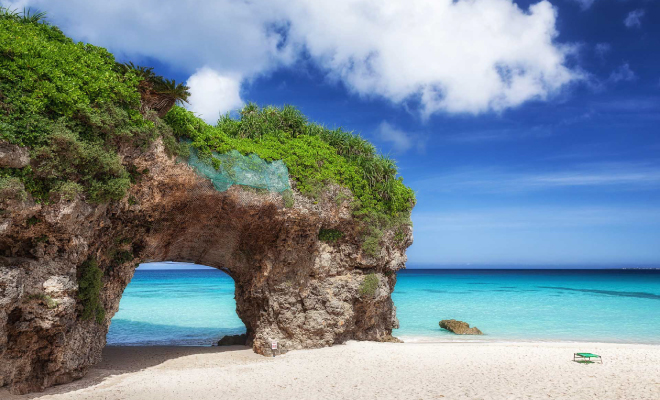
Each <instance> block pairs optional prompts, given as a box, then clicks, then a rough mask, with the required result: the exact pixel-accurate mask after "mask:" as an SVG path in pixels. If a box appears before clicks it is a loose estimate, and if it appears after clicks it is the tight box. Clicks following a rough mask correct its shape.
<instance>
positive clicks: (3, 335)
mask: <svg viewBox="0 0 660 400" xmlns="http://www.w3.org/2000/svg"><path fill="white" fill-rule="evenodd" d="M150 146H151V147H150V148H148V149H147V150H140V151H138V150H136V149H135V148H133V147H127V148H125V149H122V150H121V151H120V156H121V157H122V162H123V163H124V165H130V166H132V168H133V177H134V180H135V182H134V184H133V185H132V186H131V188H130V191H129V193H128V195H127V196H125V197H124V198H123V199H122V200H120V201H114V202H110V203H104V204H97V205H94V204H90V203H88V202H85V201H83V199H81V196H80V195H77V196H75V197H74V198H72V199H67V198H65V197H62V198H60V199H59V200H58V201H56V202H51V203H37V202H35V201H34V200H33V199H32V197H31V196H30V195H29V194H28V195H23V196H9V195H5V196H1V197H0V386H4V385H7V386H9V388H10V390H11V392H12V393H26V392H30V391H38V390H42V389H44V388H46V387H48V386H51V385H56V384H61V383H65V382H69V381H71V380H73V379H77V378H80V377H82V376H83V375H84V374H85V372H86V371H87V370H88V368H89V367H90V366H92V365H94V364H95V363H97V362H99V361H100V359H101V351H102V349H103V347H104V346H105V340H106V339H105V337H106V334H107V332H108V327H109V325H110V320H111V318H112V316H113V315H114V314H115V313H116V312H117V309H118V306H119V301H120V299H121V296H122V292H123V291H124V289H125V288H126V285H128V283H129V282H130V280H131V278H132V276H133V273H134V270H135V268H136V267H137V265H138V264H139V263H142V262H149V261H182V262H193V263H197V264H202V265H208V266H211V267H215V268H218V269H221V270H223V271H225V272H227V273H228V274H229V275H230V276H231V277H232V278H233V279H234V281H235V284H236V292H235V296H236V303H237V309H236V311H237V313H238V316H239V317H240V318H241V319H242V321H243V322H244V323H245V326H246V328H247V344H248V345H249V346H252V348H253V349H254V351H255V352H257V353H259V354H263V355H270V354H271V348H270V343H271V341H272V340H277V341H278V343H279V348H280V351H281V352H286V351H289V350H294V349H302V348H316V347H323V346H330V345H333V344H336V343H342V342H344V341H346V340H349V339H355V340H375V341H388V340H393V339H392V337H391V333H392V328H395V327H398V321H397V319H396V316H395V307H394V305H393V303H392V299H391V296H390V295H391V293H392V291H393V289H394V285H395V283H396V271H397V270H399V269H401V268H404V263H405V261H406V256H405V249H406V248H407V247H408V246H409V245H410V244H411V243H412V229H411V228H410V227H406V229H405V231H404V232H401V231H400V230H399V231H397V232H396V233H395V232H389V231H386V232H384V235H383V237H382V239H381V244H382V247H381V251H380V254H378V255H376V256H372V255H369V254H367V253H365V252H364V251H363V250H362V247H361V239H360V237H359V233H358V227H357V224H356V222H355V221H354V219H353V217H352V214H351V211H350V206H349V201H350V196H351V195H350V191H347V190H346V189H343V188H340V187H338V186H330V187H328V188H326V190H325V191H324V192H323V194H322V195H321V196H320V198H318V199H316V200H310V199H309V198H307V197H304V196H301V195H299V194H298V193H297V192H295V191H294V192H293V197H294V200H295V201H294V202H293V205H291V204H290V202H285V201H284V199H283V197H282V195H280V194H277V193H273V192H267V191H266V192H264V191H255V190H250V189H247V188H243V187H240V186H233V187H231V188H230V189H229V190H227V191H225V192H219V191H217V190H215V189H214V188H213V186H212V185H211V184H210V182H209V181H208V180H207V179H205V178H203V177H201V176H199V175H198V174H196V173H195V172H194V171H193V170H192V169H191V168H190V167H189V166H188V165H187V164H186V163H182V162H177V161H176V160H175V159H173V158H170V157H168V156H167V155H166V153H165V151H164V147H163V143H162V141H160V140H158V141H156V142H153V143H152V144H151V145H150ZM2 151H3V152H4V151H5V150H2ZM12 151H13V152H12V154H19V153H18V150H16V149H12ZM8 152H9V151H7V152H6V153H8ZM3 154H5V153H3ZM3 157H4V156H3ZM12 157H13V156H12ZM12 157H9V158H10V161H5V159H6V157H5V158H3V161H2V162H3V163H4V164H3V165H6V163H7V162H10V163H12V165H16V166H18V164H22V161H21V162H18V161H15V159H14V158H12ZM16 159H18V160H22V158H21V156H20V155H19V156H17V157H16ZM286 203H289V204H287V206H286V207H285V204H286ZM321 229H336V230H340V231H341V232H342V233H343V236H341V237H340V238H339V239H337V240H333V241H322V240H319V232H320V230H321ZM395 235H396V238H395ZM90 260H93V262H90ZM366 279H368V280H369V285H368V290H365V288H364V287H363V282H364V281H365V280H366ZM163 295H164V296H166V295H167V294H166V293H164V294H163ZM443 322H444V321H443ZM441 325H442V323H441ZM466 326H467V324H466ZM473 329H476V328H473Z"/></svg>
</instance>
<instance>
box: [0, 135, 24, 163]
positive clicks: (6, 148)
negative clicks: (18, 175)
mask: <svg viewBox="0 0 660 400" xmlns="http://www.w3.org/2000/svg"><path fill="white" fill-rule="evenodd" d="M28 165H30V153H29V152H28V150H27V149H26V148H25V147H21V146H18V145H15V144H11V143H7V142H4V141H0V167H9V168H24V167H27V166H28Z"/></svg>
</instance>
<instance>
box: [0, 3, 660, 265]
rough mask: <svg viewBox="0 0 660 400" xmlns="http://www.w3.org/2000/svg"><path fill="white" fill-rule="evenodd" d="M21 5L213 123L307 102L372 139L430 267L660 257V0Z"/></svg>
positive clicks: (417, 261)
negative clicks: (165, 81) (402, 190)
mask: <svg viewBox="0 0 660 400" xmlns="http://www.w3.org/2000/svg"><path fill="white" fill-rule="evenodd" d="M108 3H110V4H108ZM135 3H139V4H135ZM152 3H153V4H152ZM2 4H3V5H5V6H7V5H9V6H16V7H23V6H32V7H36V8H39V9H43V10H46V11H47V12H48V13H49V17H50V20H51V21H52V22H53V23H55V24H58V25H59V26H60V27H61V28H62V29H63V30H64V32H65V33H67V34H69V35H70V36H72V37H74V38H75V39H77V40H83V41H90V42H92V43H94V44H98V45H101V46H105V47H107V48H109V49H110V50H111V51H113V52H114V53H115V54H117V56H118V58H119V59H120V60H122V61H127V60H132V61H134V62H137V63H139V64H144V65H149V66H154V67H155V68H156V70H157V72H158V73H161V74H164V75H167V76H170V77H173V78H175V79H176V80H177V81H188V82H189V84H190V86H191V87H192V89H193V99H192V100H193V101H192V108H193V110H194V111H196V112H198V113H200V115H202V116H203V117H205V118H206V119H208V120H210V121H212V120H214V119H215V116H216V115H217V114H218V113H219V112H225V111H227V110H232V109H236V108H238V107H240V105H241V104H243V103H245V102H248V101H254V102H257V103H259V104H262V105H266V104H274V105H282V104H293V105H296V106H297V107H299V108H300V109H301V110H302V111H303V112H304V113H305V114H307V115H308V116H309V117H310V118H311V119H312V120H314V121H316V122H320V123H323V124H326V125H328V126H331V127H334V126H342V127H344V128H347V129H351V130H355V131H356V132H359V133H360V134H361V135H363V136H364V137H366V138H368V139H370V140H372V141H373V142H374V143H376V144H377V146H378V148H379V149H380V150H381V152H383V153H386V154H390V155H391V156H393V157H394V158H395V159H396V160H397V162H398V165H399V167H400V172H401V175H402V176H403V177H404V180H405V182H406V183H407V184H408V185H410V186H411V187H412V188H413V189H414V190H415V191H416V192H417V200H418V204H417V206H416V208H415V210H414V212H413V222H414V235H415V243H414V244H413V246H412V247H411V248H410V249H409V251H408V254H409V263H410V265H411V266H424V265H452V266H460V265H467V264H470V265H477V264H491V265H492V264H499V265H502V264H507V265H510V264H524V265H574V266H597V265H622V266H645V265H658V264H660V201H659V200H660V159H659V157H658V154H659V152H660V128H658V126H660V51H659V50H658V49H660V2H658V1H656V0H555V1H550V2H548V1H542V2H534V1H531V2H530V1H518V2H511V1H510V0H475V1H471V2H467V1H458V2H451V1H446V0H441V1H431V0H410V1H399V0H392V1H383V2H372V1H370V0H341V1H335V2H328V4H326V2H310V1H304V0H295V1H294V0H292V1H288V2H284V1H280V0H272V1H265V0H259V1H254V2H250V3H246V2H237V1H215V2H211V1H203V0H190V1H189V2H187V3H185V4H183V3H180V2H174V1H170V0H164V1H160V2H156V1H155V0H145V1H142V2H130V1H128V0H117V1H115V2H100V1H98V2H97V1H82V0H69V1H64V0H51V1H46V0H28V1H23V0H21V1H2ZM374 5H378V8H375V6H374Z"/></svg>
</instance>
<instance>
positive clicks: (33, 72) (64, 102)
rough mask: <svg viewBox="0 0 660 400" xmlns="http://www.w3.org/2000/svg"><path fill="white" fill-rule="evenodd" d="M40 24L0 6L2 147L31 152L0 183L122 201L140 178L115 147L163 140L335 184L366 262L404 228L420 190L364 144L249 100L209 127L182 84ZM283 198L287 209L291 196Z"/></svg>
mask: <svg viewBox="0 0 660 400" xmlns="http://www.w3.org/2000/svg"><path fill="white" fill-rule="evenodd" d="M42 17H43V16H42V15H37V16H34V15H32V16H30V15H27V16H26V15H23V16H20V15H18V14H16V13H14V12H11V11H8V10H6V9H0V140H4V141H8V142H10V143H14V144H18V145H21V146H26V147H27V148H28V149H29V150H30V156H31V159H32V162H31V165H30V166H28V167H25V168H22V169H14V168H0V180H2V182H3V187H9V186H10V185H14V186H16V184H17V182H19V181H20V183H22V184H23V185H24V187H25V190H26V191H27V192H28V193H30V194H31V195H32V196H33V197H34V198H35V199H37V200H38V201H51V200H52V199H54V198H55V199H57V198H67V199H71V198H74V197H75V196H76V195H77V194H78V193H82V194H84V196H85V199H86V200H87V201H90V202H97V203H101V202H107V201H112V200H117V199H121V198H123V197H124V196H125V195H126V192H127V190H128V189H129V188H130V186H131V185H132V184H133V183H134V182H135V177H134V176H133V175H135V174H133V173H131V167H132V166H130V165H124V164H123V163H122V160H121V158H120V156H119V154H118V152H119V149H120V148H122V147H126V146H134V147H136V148H146V146H148V145H149V143H151V142H152V141H153V140H155V139H156V138H158V137H162V139H163V142H164V144H165V146H166V149H167V150H168V153H169V154H171V155H181V156H184V157H185V156H186V152H187V150H188V149H187V145H185V143H190V146H192V147H193V148H194V149H195V154H199V156H200V157H201V158H205V157H206V159H207V160H209V162H211V161H212V160H213V159H212V158H211V157H210V155H211V154H212V153H213V152H216V153H221V154H222V153H227V152H229V151H232V150H236V151H238V152H239V153H241V154H243V155H249V154H255V155H257V156H258V157H260V158H261V159H263V160H266V161H276V160H282V161H283V162H284V163H285V164H286V166H287V168H288V171H289V175H290V177H291V178H292V180H293V181H294V184H295V189H296V190H297V191H298V192H300V193H302V194H303V195H307V196H309V197H312V198H318V197H319V195H320V194H321V192H322V191H323V190H324V188H325V187H326V186H327V185H328V184H330V183H334V184H338V185H341V186H343V187H346V188H348V189H350V190H351V192H352V193H353V195H354V201H353V203H352V209H353V214H354V216H355V217H356V218H358V219H359V220H361V221H362V222H363V224H362V227H363V230H362V235H363V236H364V237H365V238H366V239H365V250H367V252H368V253H370V254H374V255H375V254H377V250H378V242H379V241H380V238H381V237H382V235H383V230H384V229H387V228H390V227H392V226H395V225H397V226H400V225H402V224H407V223H409V215H410V210H411V209H412V206H413V205H414V201H415V200H414V193H413V191H412V190H411V189H410V188H408V187H406V186H405V185H404V184H403V180H402V178H400V177H397V169H396V165H395V163H394V161H393V160H391V159H390V158H388V157H384V156H381V155H379V154H377V153H376V150H375V148H374V147H373V145H371V144H370V143H369V142H367V141H366V140H364V139H362V138H361V137H360V136H358V135H355V134H353V133H351V132H347V131H344V130H342V129H341V128H340V129H327V128H325V127H323V126H321V125H318V124H315V123H311V122H310V121H309V120H308V119H307V118H306V117H305V116H304V115H303V114H302V113H301V112H300V111H299V110H297V109H296V108H294V107H291V106H285V107H283V108H275V107H265V108H259V107H258V106H256V105H254V104H249V105H247V106H246V107H245V108H243V110H241V111H240V116H239V118H237V119H233V118H231V117H230V116H229V115H226V116H224V117H221V118H220V119H219V121H218V122H217V124H216V125H215V126H212V125H209V124H207V123H205V122H204V121H202V120H201V119H199V118H198V117H196V116H195V115H194V114H193V113H191V112H189V111H186V110H185V109H184V108H182V107H179V106H175V105H174V104H175V103H176V102H177V101H179V102H181V101H185V100H186V99H187V96H188V93H187V88H186V87H185V86H183V85H181V84H178V85H177V84H176V83H175V82H174V81H169V80H167V79H164V78H162V77H158V76H156V75H155V74H153V71H152V70H151V69H149V68H143V67H137V66H134V65H132V64H130V63H129V64H118V63H116V62H115V60H114V57H113V55H112V54H110V53H109V52H108V51H106V50H105V49H103V48H100V47H96V46H92V45H89V44H84V43H76V42H74V41H72V40H71V39H69V38H67V37H66V36H64V34H63V33H62V32H61V31H60V30H59V29H58V28H57V27H54V26H51V25H48V24H47V23H44V22H43V21H42V20H41V19H42ZM159 82H160V83H159ZM172 107H173V108H172ZM168 110H169V112H167V111H168ZM159 116H162V117H163V118H162V119H161V118H159ZM214 167H215V168H216V169H217V168H219V166H215V165H214ZM285 196H286V199H285V200H286V204H287V206H289V207H290V206H292V205H293V197H292V196H291V193H286V194H285Z"/></svg>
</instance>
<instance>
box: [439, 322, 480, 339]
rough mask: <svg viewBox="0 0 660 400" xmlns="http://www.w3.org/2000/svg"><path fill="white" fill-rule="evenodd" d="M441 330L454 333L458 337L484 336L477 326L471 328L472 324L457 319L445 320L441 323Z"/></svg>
mask: <svg viewBox="0 0 660 400" xmlns="http://www.w3.org/2000/svg"><path fill="white" fill-rule="evenodd" d="M440 328H442V329H446V330H448V331H450V332H454V333H455V334H457V335H483V333H482V332H481V331H480V330H479V328H477V327H476V326H475V327H473V328H470V324H468V323H467V322H463V321H456V320H455V319H443V320H442V321H440Z"/></svg>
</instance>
